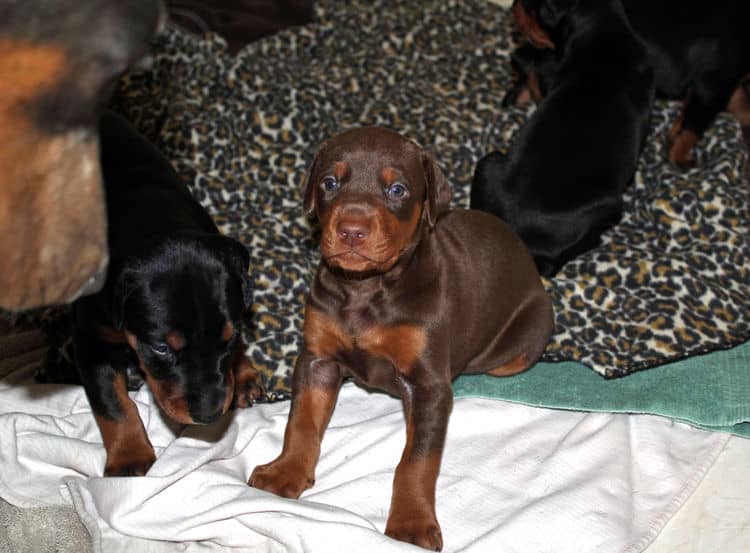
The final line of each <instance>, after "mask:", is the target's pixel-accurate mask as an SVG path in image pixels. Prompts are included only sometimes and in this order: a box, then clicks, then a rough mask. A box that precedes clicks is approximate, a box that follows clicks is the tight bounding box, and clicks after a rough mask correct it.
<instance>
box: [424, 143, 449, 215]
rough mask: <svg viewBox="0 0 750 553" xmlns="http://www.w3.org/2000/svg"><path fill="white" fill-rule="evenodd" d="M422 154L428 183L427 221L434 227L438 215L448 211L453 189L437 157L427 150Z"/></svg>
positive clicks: (426, 200)
mask: <svg viewBox="0 0 750 553" xmlns="http://www.w3.org/2000/svg"><path fill="white" fill-rule="evenodd" d="M421 156H422V169H423V170H424V176H425V183H426V187H425V207H424V211H425V214H426V215H427V222H428V223H429V225H430V228H432V227H434V226H435V223H436V222H437V220H438V217H439V216H440V215H441V214H442V213H443V212H445V211H448V207H449V206H450V203H451V197H452V196H453V190H451V185H450V183H449V182H448V179H447V178H445V175H444V174H443V171H442V170H441V169H440V167H439V166H438V164H437V162H436V161H435V158H434V157H432V155H431V154H429V153H427V152H422V154H421Z"/></svg>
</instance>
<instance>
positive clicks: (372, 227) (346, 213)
mask: <svg viewBox="0 0 750 553" xmlns="http://www.w3.org/2000/svg"><path fill="white" fill-rule="evenodd" d="M388 217H389V214H388V213H387V211H386V210H385V208H381V207H376V206H374V205H372V204H371V203H360V202H357V203H349V202H339V203H337V204H334V205H333V206H332V207H331V209H330V210H329V212H328V213H326V214H325V215H324V216H323V217H322V218H321V223H322V227H323V235H322V237H321V245H320V249H321V253H322V254H323V257H324V258H325V260H326V263H328V264H329V265H330V266H333V267H339V268H341V269H343V270H345V271H351V272H368V271H387V270H388V269H390V268H391V267H392V266H393V264H394V263H395V262H396V260H397V258H398V254H399V251H398V250H399V248H398V245H397V244H395V243H394V240H393V233H391V232H388V230H387V229H388V226H389V225H388V221H387V218H388Z"/></svg>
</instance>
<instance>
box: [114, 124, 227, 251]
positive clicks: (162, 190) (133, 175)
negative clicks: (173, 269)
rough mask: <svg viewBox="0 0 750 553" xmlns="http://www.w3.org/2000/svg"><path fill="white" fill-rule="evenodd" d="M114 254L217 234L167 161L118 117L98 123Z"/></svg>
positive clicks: (213, 225) (205, 214)
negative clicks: (183, 236)
mask: <svg viewBox="0 0 750 553" xmlns="http://www.w3.org/2000/svg"><path fill="white" fill-rule="evenodd" d="M99 135H100V158H101V165H102V171H103V174H104V183H105V190H106V194H107V216H108V221H109V243H110V249H111V250H112V251H113V252H115V253H116V254H117V255H120V256H125V255H128V254H129V253H130V252H131V251H132V250H133V249H134V248H138V247H146V246H147V245H148V244H149V243H154V242H158V241H160V240H161V239H163V238H164V237H165V236H169V235H172V234H174V233H175V232H176V229H177V231H178V232H190V231H195V232H200V233H203V232H208V233H218V230H217V228H216V225H215V224H214V222H213V221H212V220H211V217H210V216H209V215H208V214H207V213H206V212H205V210H204V209H203V208H202V207H201V206H200V204H198V202H197V201H196V200H195V198H193V196H192V195H191V194H190V191H189V190H188V188H187V186H186V185H185V184H184V183H183V182H182V181H181V180H180V178H179V177H178V176H177V173H176V172H175V170H174V168H173V167H172V166H171V164H170V163H169V161H167V159H166V158H165V157H164V156H163V155H162V154H161V153H160V152H159V151H158V150H157V149H156V147H154V146H153V145H152V144H151V143H149V142H147V141H146V140H145V139H144V138H143V137H142V136H141V135H140V134H139V133H138V132H137V131H136V130H135V129H134V128H133V127H132V126H131V125H130V123H129V122H128V121H127V120H125V119H124V118H123V117H121V116H120V115H118V114H116V113H114V112H111V111H105V112H104V114H103V115H102V117H101V120H100V128H99Z"/></svg>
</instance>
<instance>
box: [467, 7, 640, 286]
mask: <svg viewBox="0 0 750 553" xmlns="http://www.w3.org/2000/svg"><path fill="white" fill-rule="evenodd" d="M583 4H586V3H583V2H581V3H580V4H579V7H578V9H576V10H574V12H573V13H571V14H570V16H569V18H570V19H569V22H568V24H567V27H568V29H566V30H565V31H564V32H562V33H561V35H562V36H565V40H566V42H565V43H564V44H561V45H560V46H559V50H560V56H561V60H560V63H559V65H558V67H557V70H556V72H555V75H554V77H553V81H552V82H551V85H550V92H549V94H548V95H547V96H546V97H545V98H544V100H543V101H542V102H541V104H540V105H539V107H538V109H537V111H536V113H535V114H534V115H533V116H532V118H531V119H530V120H529V122H528V123H527V124H526V125H525V126H524V128H523V129H521V131H520V132H519V135H518V137H517V138H516V140H515V143H514V144H513V145H512V147H511V149H510V151H509V152H508V154H507V155H506V156H504V155H502V154H499V153H493V154H490V155H488V156H486V157H485V158H483V159H482V160H480V162H479V164H478V165H477V169H476V171H475V174H474V181H473V184H472V191H471V207H472V208H476V209H480V210H483V211H488V212H490V213H493V214H495V215H497V216H499V217H500V218H502V219H504V220H505V221H507V222H508V223H509V224H510V225H511V227H512V228H513V229H514V230H515V231H516V233H517V234H518V235H519V236H520V237H521V238H522V239H523V241H524V242H525V243H526V245H527V247H528V248H529V250H530V251H531V253H532V256H533V257H534V261H535V262H536V264H537V267H538V269H539V272H540V273H541V274H543V275H544V276H551V275H553V274H554V273H556V272H557V271H558V270H559V269H560V267H561V266H562V265H563V264H565V263H566V262H567V261H568V260H570V259H572V258H573V257H575V256H576V255H579V254H580V253H582V252H584V251H586V250H588V249H591V248H592V247H595V246H596V244H597V243H598V242H599V237H600V235H601V233H602V231H603V230H605V229H606V228H608V227H610V226H612V225H613V224H615V223H616V222H617V221H618V220H619V218H620V215H621V211H622V193H623V191H624V189H625V187H626V186H627V184H628V183H629V182H630V181H631V180H632V178H633V175H634V173H635V169H636V163H637V160H638V156H639V154H640V151H641V149H642V147H643V144H644V141H645V138H646V135H647V132H648V124H649V115H650V109H651V104H652V102H653V75H652V71H651V69H650V68H649V66H648V64H647V62H646V56H645V49H644V47H643V45H642V44H641V43H640V41H639V40H638V39H636V38H635V37H634V35H633V33H632V30H631V29H630V27H629V25H628V23H627V20H626V18H625V17H624V14H623V12H622V7H621V5H620V4H619V1H604V0H603V1H600V2H598V3H587V4H589V6H588V7H585V8H584V7H581V6H582V5H583ZM594 20H595V21H596V25H591V23H590V22H591V21H594ZM587 22H588V24H587Z"/></svg>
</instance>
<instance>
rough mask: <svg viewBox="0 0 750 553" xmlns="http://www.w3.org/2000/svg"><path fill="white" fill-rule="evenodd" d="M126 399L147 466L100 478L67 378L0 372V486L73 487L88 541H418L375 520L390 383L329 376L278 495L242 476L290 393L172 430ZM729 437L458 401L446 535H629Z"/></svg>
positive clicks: (24, 499)
mask: <svg viewBox="0 0 750 553" xmlns="http://www.w3.org/2000/svg"><path fill="white" fill-rule="evenodd" d="M550 385H554V384H553V383H550ZM132 397H133V398H134V399H135V400H136V402H137V404H138V407H139V411H140V413H141V417H142V418H143V420H144V423H145V425H146V427H147V430H148V433H149V435H150V437H151V440H152V443H153V444H154V446H155V449H156V451H157V455H158V460H157V461H156V463H155V464H154V465H153V467H152V468H151V470H150V471H149V474H148V475H147V476H145V477H140V478H102V477H100V476H99V475H101V474H102V470H103V467H104V461H105V453H104V449H103V447H102V446H101V438H100V436H99V432H98V429H97V427H96V423H95V421H94V418H93V416H92V415H91V413H90V410H89V406H88V402H87V401H86V398H85V395H84V393H83V390H82V389H81V388H79V387H69V386H55V385H39V384H33V383H30V381H29V379H28V374H17V373H14V374H13V375H11V376H10V377H6V378H5V379H3V380H2V381H1V382H0V443H2V448H0V495H1V496H2V497H3V498H4V499H6V500H7V501H10V502H11V503H14V504H15V505H19V506H38V505H50V504H63V503H69V502H71V501H72V502H73V504H74V505H75V507H76V509H77V511H78V513H79V514H80V516H81V518H82V520H83V521H84V523H85V524H86V526H87V527H88V528H89V531H90V532H91V533H92V536H93V538H94V546H95V551H97V552H102V553H103V552H106V553H119V552H123V553H124V552H133V551H135V552H155V553H157V552H158V553H161V552H165V553H171V552H176V551H187V552H193V551H195V552H213V551H231V552H235V551H236V552H240V551H243V552H244V551H253V552H255V551H268V552H277V551H278V552H282V551H283V552H318V551H320V552H325V553H334V552H337V551H341V552H347V553H348V552H351V551H363V552H365V551H377V552H378V553H381V552H383V553H387V552H390V551H393V552H397V551H420V549H419V548H416V547H414V546H410V545H407V544H403V543H399V542H395V541H393V540H390V539H388V538H386V537H385V536H383V534H382V532H383V529H384V527H385V522H386V518H387V516H388V508H389V503H390V494H391V486H392V479H393V472H394V468H395V466H396V464H397V463H398V460H399V458H400V456H401V450H402V448H403V445H404V441H405V425H404V420H403V414H402V411H401V406H400V403H399V401H398V400H397V399H394V398H391V397H388V396H385V395H382V394H369V393H367V392H365V391H363V390H361V389H359V388H357V387H356V386H354V385H352V384H347V385H345V386H344V388H343V389H342V391H341V394H340V396H339V400H338V403H337V407H336V410H335V412H334V415H333V418H332V420H331V423H330V426H329V429H328V431H327V433H326V436H325V439H324V440H323V444H322V453H321V459H320V462H319V464H318V469H317V472H316V479H317V481H316V484H315V487H314V488H312V489H311V490H308V491H306V492H305V493H303V495H302V498H301V500H288V499H282V498H278V497H275V496H273V495H271V494H268V493H266V492H262V491H259V490H255V489H253V488H250V487H248V486H247V485H246V481H247V479H248V477H249V475H250V472H251V471H252V469H253V467H254V466H255V465H257V464H259V463H265V462H268V461H270V460H271V459H273V458H274V457H276V455H277V454H278V453H279V451H280V449H281V443H282V438H283V432H284V427H285V424H286V419H287V412H288V409H289V403H288V402H283V403H276V404H270V405H257V406H255V407H253V408H251V409H246V410H242V411H238V412H237V413H235V414H230V415H228V416H226V417H224V418H223V419H222V420H221V421H219V422H217V423H215V424H212V425H209V426H203V427H187V428H182V427H175V426H171V425H169V424H167V423H165V422H164V419H163V417H162V415H161V414H160V412H159V411H158V409H157V408H156V407H155V406H154V404H153V403H152V398H151V395H150V393H149V392H148V391H147V390H146V389H145V388H143V389H141V390H140V391H139V392H137V393H134V394H132ZM727 439H728V436H727V435H725V434H719V433H709V432H704V431H701V430H697V429H694V428H692V427H689V426H687V425H684V424H681V423H676V422H673V421H670V420H668V419H665V418H660V417H655V416H647V415H637V416H634V415H610V414H602V413H579V412H573V411H555V410H549V409H540V408H533V407H527V406H524V405H517V404H512V403H507V402H501V401H495V400H487V399H477V398H462V399H458V400H456V401H455V404H454V408H453V414H452V415H451V419H450V427H449V431H448V439H447V444H446V449H445V454H444V457H443V463H442V468H441V473H440V477H439V480H438V490H437V514H438V519H439V521H440V523H441V526H442V531H443V539H444V544H445V547H444V551H449V552H459V551H460V552H476V553H480V552H496V551H503V552H507V553H511V552H519V553H521V552H522V553H530V552H539V553H543V552H550V553H552V552H554V553H566V552H571V553H573V552H574V553H586V552H591V553H626V552H627V553H636V552H638V551H642V550H643V549H644V548H645V547H646V546H647V545H648V544H649V543H650V541H651V540H653V538H654V537H655V536H656V535H657V534H658V532H659V531H660V529H661V528H662V527H663V526H664V524H665V523H666V522H667V520H668V519H669V517H670V516H671V515H672V514H673V513H674V512H675V511H676V510H677V509H679V507H680V505H681V504H682V503H683V502H684V500H685V499H686V498H687V497H688V496H689V495H690V493H692V491H693V490H694V489H695V487H696V486H697V484H698V483H699V482H700V480H701V478H702V477H703V475H704V474H705V472H706V471H707V470H708V468H709V467H710V466H711V464H712V463H713V462H714V460H715V459H716V457H717V455H718V454H719V452H720V451H721V449H722V448H723V446H724V444H725V443H726V441H727Z"/></svg>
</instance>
